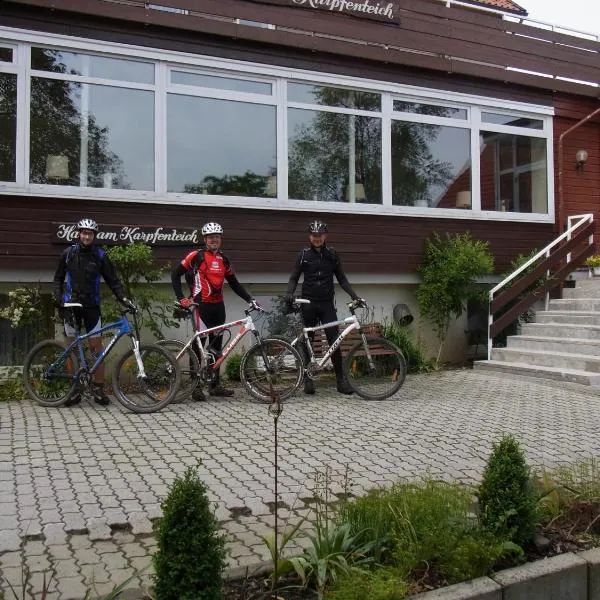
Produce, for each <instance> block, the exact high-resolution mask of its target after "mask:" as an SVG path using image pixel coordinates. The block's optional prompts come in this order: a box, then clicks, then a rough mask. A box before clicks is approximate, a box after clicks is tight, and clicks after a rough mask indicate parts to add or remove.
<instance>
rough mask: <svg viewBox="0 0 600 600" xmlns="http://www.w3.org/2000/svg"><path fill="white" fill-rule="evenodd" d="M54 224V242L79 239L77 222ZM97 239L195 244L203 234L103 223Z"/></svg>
mask: <svg viewBox="0 0 600 600" xmlns="http://www.w3.org/2000/svg"><path fill="white" fill-rule="evenodd" d="M52 226H53V230H54V231H53V239H52V241H53V243H55V244H72V243H74V242H76V241H77V229H76V228H75V227H76V225H75V223H52ZM96 240H97V242H98V244H103V245H104V244H111V245H114V244H133V243H134V242H144V243H145V244H148V245H149V246H195V245H198V244H201V243H202V236H201V233H200V231H199V230H198V229H183V228H179V227H137V226H131V225H102V226H101V227H100V231H99V232H98V233H97V234H96Z"/></svg>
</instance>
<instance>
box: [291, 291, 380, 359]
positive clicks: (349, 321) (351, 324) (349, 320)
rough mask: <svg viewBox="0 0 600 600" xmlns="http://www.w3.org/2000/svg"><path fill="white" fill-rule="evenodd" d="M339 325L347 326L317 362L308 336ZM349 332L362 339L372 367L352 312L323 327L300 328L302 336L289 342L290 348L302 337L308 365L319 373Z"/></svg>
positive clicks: (363, 335) (356, 319)
mask: <svg viewBox="0 0 600 600" xmlns="http://www.w3.org/2000/svg"><path fill="white" fill-rule="evenodd" d="M297 300H300V299H297ZM339 325H348V326H347V327H346V328H344V329H343V330H342V331H341V332H340V334H339V335H338V337H337V338H336V340H335V342H333V344H332V345H331V346H330V347H329V350H327V352H326V353H325V354H324V355H323V357H322V358H321V360H317V359H316V357H315V353H314V350H313V347H312V344H311V343H310V336H309V334H310V333H312V332H314V331H321V330H323V329H329V328H330V327H338V326H339ZM351 331H358V332H359V334H360V337H361V339H362V343H363V346H364V348H365V353H366V355H367V358H368V360H369V363H370V365H371V367H372V363H373V361H372V358H371V353H370V351H369V344H368V343H367V338H366V336H365V334H364V333H363V332H362V330H361V327H360V322H359V321H358V317H357V316H356V315H355V314H354V310H352V314H351V315H350V316H349V317H346V318H345V319H341V320H339V321H330V322H329V323H325V324H323V325H316V326H315V327H303V328H302V336H300V335H298V336H297V337H296V338H295V339H294V340H293V341H292V342H291V344H292V346H296V344H297V343H298V342H299V341H300V337H303V338H304V343H305V344H306V348H307V349H308V353H309V358H310V363H311V364H314V365H316V366H317V368H318V370H319V371H321V370H323V369H324V367H325V365H326V364H327V361H328V360H329V359H330V358H331V355H332V354H333V353H334V352H335V351H336V350H337V349H338V348H339V347H340V345H341V343H342V342H343V341H344V339H345V338H346V337H347V336H348V335H349V334H350V332H351Z"/></svg>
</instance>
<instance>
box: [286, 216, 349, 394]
mask: <svg viewBox="0 0 600 600" xmlns="http://www.w3.org/2000/svg"><path fill="white" fill-rule="evenodd" d="M308 232H309V240H310V248H305V249H304V250H301V251H300V253H299V254H298V256H297V257H296V262H295V263H294V268H293V269H292V273H291V275H290V279H289V281H288V285H287V290H286V296H285V300H286V302H287V303H288V304H290V305H291V303H292V301H293V298H294V291H295V290H296V286H297V285H298V280H299V279H300V275H301V274H304V280H303V283H302V298H306V299H307V300H310V304H303V305H302V306H301V311H302V321H303V322H304V326H305V327H315V326H316V325H319V324H324V323H328V322H331V321H337V318H338V317H337V312H336V310H335V304H334V286H333V276H334V275H335V277H336V279H337V280H338V282H339V284H340V286H341V287H342V289H343V290H344V291H345V292H346V293H347V294H348V295H349V296H350V297H351V298H352V299H353V300H358V295H357V294H356V292H355V291H354V290H353V289H352V286H351V285H350V282H349V281H348V278H347V277H346V275H345V273H344V270H343V269H342V261H341V260H340V257H339V256H338V254H337V252H336V251H335V250H334V249H333V248H330V247H329V246H327V244H326V243H325V242H326V241H327V225H326V224H325V223H323V222H322V221H312V222H311V223H310V225H309V226H308ZM313 335H314V334H313ZM325 335H326V336H327V342H328V344H329V345H330V346H331V345H332V344H333V342H334V341H335V340H336V338H337V336H338V330H337V328H335V327H329V328H327V329H325ZM331 362H332V363H333V369H334V371H335V376H336V379H337V390H338V392H340V393H341V394H352V393H353V392H352V388H351V387H350V384H349V383H348V382H347V381H346V379H345V378H344V375H343V373H342V355H341V352H340V349H339V348H338V349H337V350H336V351H335V352H334V353H333V354H332V355H331ZM304 393H305V394H314V393H315V385H314V381H313V380H312V379H311V378H310V377H305V379H304Z"/></svg>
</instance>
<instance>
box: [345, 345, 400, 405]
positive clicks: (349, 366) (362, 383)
mask: <svg viewBox="0 0 600 600" xmlns="http://www.w3.org/2000/svg"><path fill="white" fill-rule="evenodd" d="M367 345H368V349H369V352H368V353H367V352H366V351H365V347H364V345H363V342H362V340H361V341H360V342H358V343H357V344H356V345H355V346H353V347H352V348H351V349H350V351H349V352H348V355H347V356H346V360H345V361H344V373H345V375H346V378H347V379H348V383H349V384H350V386H351V387H352V389H353V390H354V391H355V392H356V393H357V394H358V395H359V396H360V397H361V398H364V399H365V400H385V399H386V398H389V397H390V396H392V395H393V394H395V393H396V392H397V391H398V390H399V389H400V387H401V386H402V384H403V383H404V379H405V378H406V361H405V360H404V356H403V355H402V351H401V350H400V349H399V348H398V347H397V346H395V345H394V344H392V342H390V341H389V340H386V339H385V338H376V337H367Z"/></svg>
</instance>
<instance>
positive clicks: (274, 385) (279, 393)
mask: <svg viewBox="0 0 600 600" xmlns="http://www.w3.org/2000/svg"><path fill="white" fill-rule="evenodd" d="M303 374H304V366H303V362H302V358H301V356H300V354H299V353H298V351H297V350H296V349H295V348H294V347H293V346H291V345H290V344H289V343H288V342H286V341H284V340H278V339H268V340H262V342H260V343H258V344H255V345H254V346H252V347H251V348H250V349H249V350H248V351H247V352H246V354H244V356H243V357H242V363H241V365H240V379H241V380H242V384H243V385H244V387H245V388H246V390H247V391H248V392H249V393H250V396H251V399H252V400H254V401H257V402H262V403H265V404H270V403H271V402H273V401H274V400H275V399H276V398H277V397H278V398H279V399H280V400H285V399H286V398H289V397H290V396H291V395H292V394H293V393H294V392H295V391H296V390H297V389H298V387H299V386H300V383H301V382H302V376H303Z"/></svg>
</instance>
